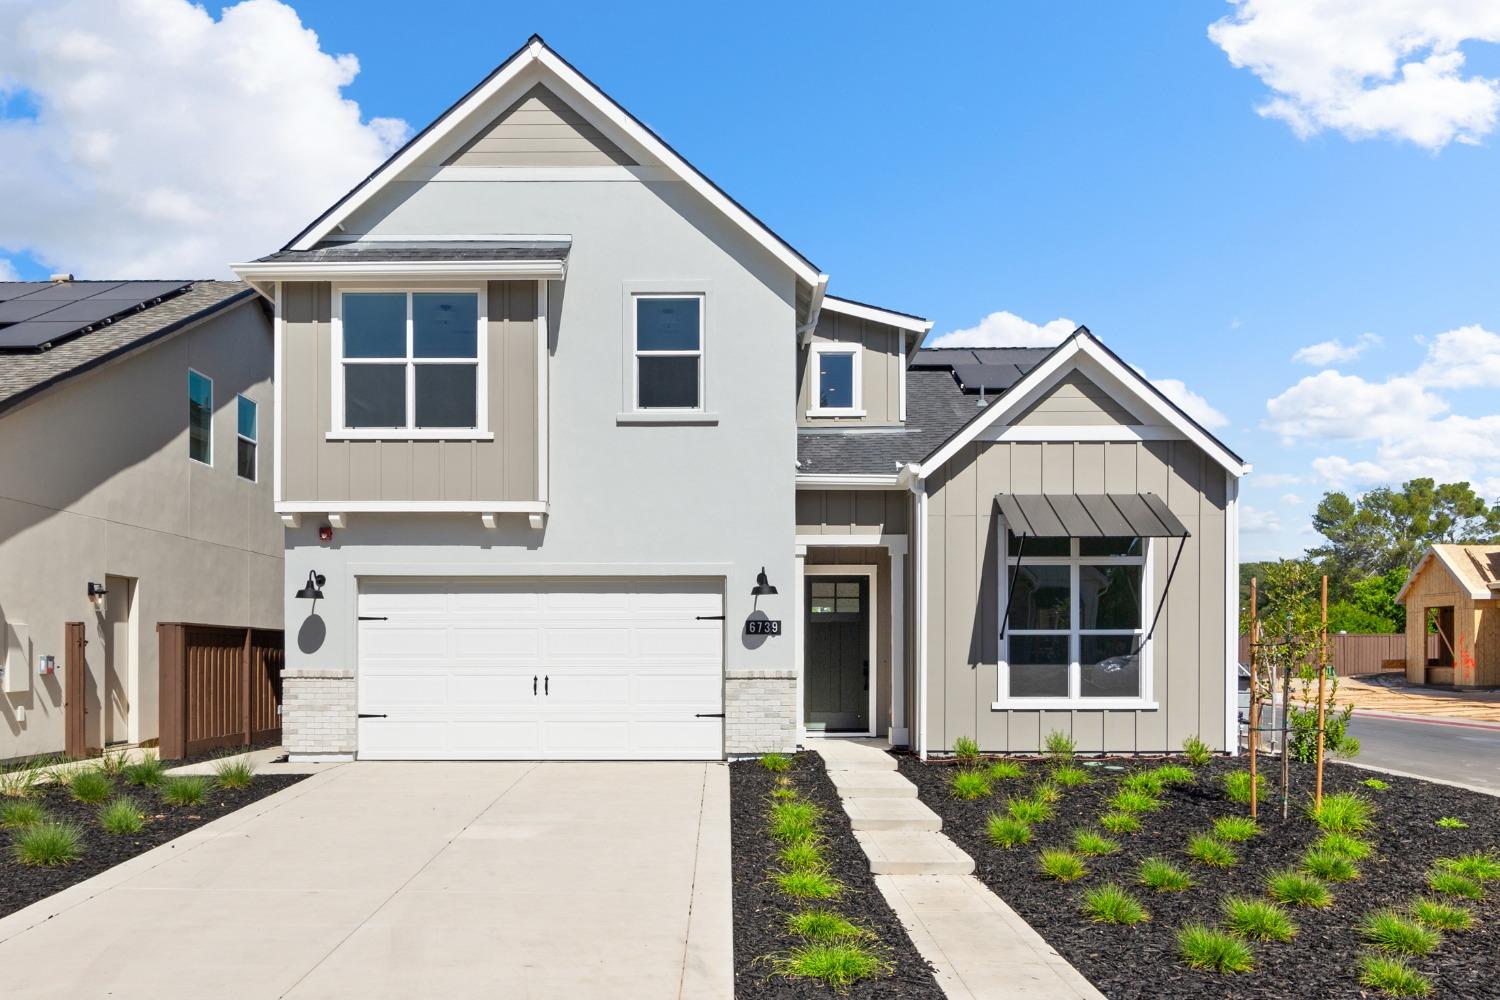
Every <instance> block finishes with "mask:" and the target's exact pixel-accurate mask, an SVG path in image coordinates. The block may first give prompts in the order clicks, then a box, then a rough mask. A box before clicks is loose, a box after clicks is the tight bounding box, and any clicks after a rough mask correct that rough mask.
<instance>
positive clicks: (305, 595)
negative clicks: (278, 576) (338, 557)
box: [297, 570, 328, 601]
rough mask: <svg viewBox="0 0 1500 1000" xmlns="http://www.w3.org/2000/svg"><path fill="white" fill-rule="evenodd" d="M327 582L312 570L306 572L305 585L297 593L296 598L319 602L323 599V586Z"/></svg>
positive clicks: (320, 574) (321, 575)
mask: <svg viewBox="0 0 1500 1000" xmlns="http://www.w3.org/2000/svg"><path fill="white" fill-rule="evenodd" d="M326 582H328V581H327V579H326V578H325V577H324V576H323V574H322V573H316V572H314V571H312V570H308V571H307V583H306V585H305V586H303V588H302V589H301V590H299V591H297V597H298V599H300V600H304V601H321V600H322V599H323V584H324V583H326Z"/></svg>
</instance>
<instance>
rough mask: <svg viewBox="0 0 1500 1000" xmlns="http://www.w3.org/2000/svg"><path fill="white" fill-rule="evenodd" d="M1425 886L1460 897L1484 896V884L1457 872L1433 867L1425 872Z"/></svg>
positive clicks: (1474, 897)
mask: <svg viewBox="0 0 1500 1000" xmlns="http://www.w3.org/2000/svg"><path fill="white" fill-rule="evenodd" d="M1427 886H1428V888H1430V889H1431V890H1432V891H1433V892H1440V893H1442V894H1443V895H1445V896H1457V897H1459V898H1460V899H1483V898H1484V886H1482V885H1480V884H1479V883H1478V882H1476V881H1475V880H1474V879H1471V878H1469V876H1467V875H1460V874H1459V873H1458V872H1450V871H1443V870H1442V869H1434V870H1432V871H1430V872H1428V873H1427Z"/></svg>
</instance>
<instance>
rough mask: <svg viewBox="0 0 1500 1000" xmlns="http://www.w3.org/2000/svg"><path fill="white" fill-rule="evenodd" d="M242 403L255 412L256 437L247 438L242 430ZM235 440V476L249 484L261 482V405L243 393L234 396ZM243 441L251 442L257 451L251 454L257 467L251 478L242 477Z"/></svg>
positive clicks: (252, 471) (253, 470)
mask: <svg viewBox="0 0 1500 1000" xmlns="http://www.w3.org/2000/svg"><path fill="white" fill-rule="evenodd" d="M241 401H244V402H246V403H249V404H250V408H251V410H252V411H254V413H255V436H254V437H246V436H245V433H244V432H243V431H241V430H240V403H241ZM234 440H235V446H234V474H235V476H236V477H238V478H240V479H243V480H245V482H247V483H258V482H260V404H259V403H257V402H256V401H255V400H253V399H251V398H250V397H249V396H247V395H245V394H244V393H243V392H237V393H235V394H234ZM241 441H246V442H249V444H250V446H251V447H252V448H254V449H255V450H254V451H253V452H252V453H251V459H252V461H253V463H254V466H255V467H254V469H252V470H251V474H250V475H249V476H243V475H240V447H239V442H241Z"/></svg>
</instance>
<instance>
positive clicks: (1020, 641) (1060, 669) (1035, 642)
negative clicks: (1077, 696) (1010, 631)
mask: <svg viewBox="0 0 1500 1000" xmlns="http://www.w3.org/2000/svg"><path fill="white" fill-rule="evenodd" d="M1010 696H1011V697H1012V698H1066V697H1067V696H1068V637H1067V636H1065V635H1013V636H1011V637H1010Z"/></svg>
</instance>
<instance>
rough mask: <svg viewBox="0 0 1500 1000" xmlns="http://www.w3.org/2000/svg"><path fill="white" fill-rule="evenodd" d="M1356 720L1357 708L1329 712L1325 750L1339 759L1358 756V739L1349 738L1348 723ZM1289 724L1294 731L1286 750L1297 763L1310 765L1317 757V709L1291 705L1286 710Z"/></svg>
mask: <svg viewBox="0 0 1500 1000" xmlns="http://www.w3.org/2000/svg"><path fill="white" fill-rule="evenodd" d="M1353 717H1354V706H1353V705H1345V706H1344V707H1343V708H1342V709H1339V710H1336V711H1335V710H1328V711H1325V712H1324V716H1323V750H1324V752H1326V753H1331V754H1336V755H1338V756H1340V757H1358V756H1359V740H1357V739H1355V738H1354V737H1353V736H1350V735H1349V720H1350V719H1351V718H1353ZM1287 721H1288V722H1289V723H1290V724H1291V727H1292V732H1291V734H1290V735H1289V736H1288V737H1287V748H1288V749H1289V750H1290V751H1291V754H1292V756H1293V757H1294V758H1296V759H1297V760H1300V761H1301V762H1302V763H1304V764H1311V763H1312V762H1313V761H1314V760H1316V759H1317V756H1318V706H1317V701H1316V699H1314V703H1313V704H1312V706H1311V707H1306V706H1299V705H1291V706H1289V707H1288V708H1287Z"/></svg>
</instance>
